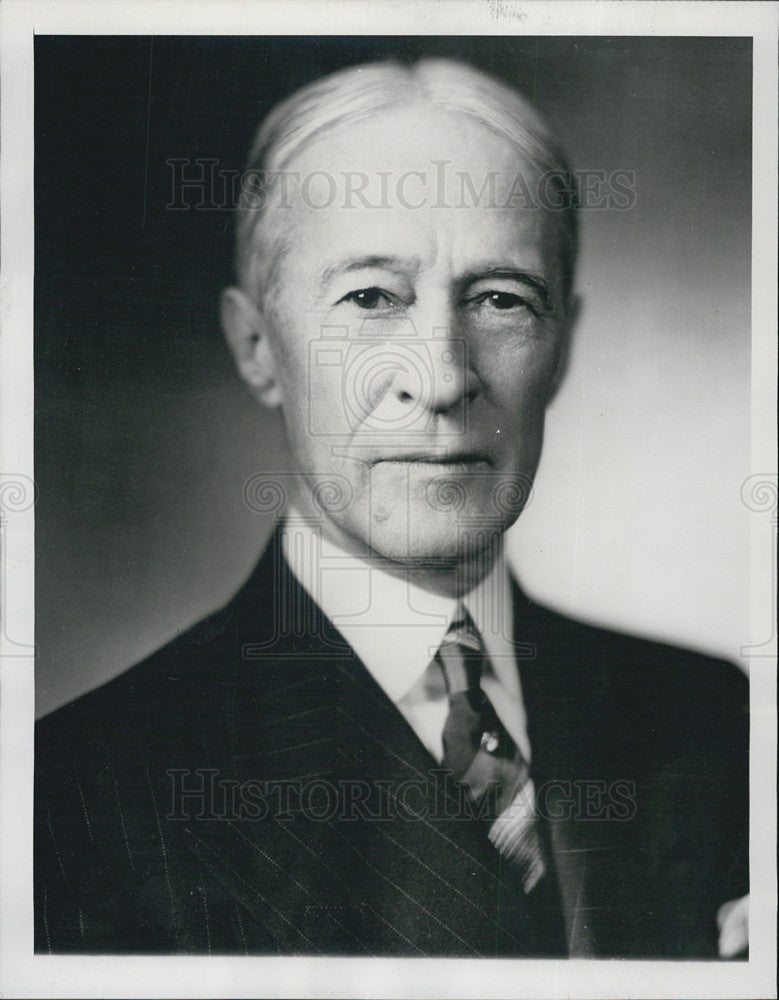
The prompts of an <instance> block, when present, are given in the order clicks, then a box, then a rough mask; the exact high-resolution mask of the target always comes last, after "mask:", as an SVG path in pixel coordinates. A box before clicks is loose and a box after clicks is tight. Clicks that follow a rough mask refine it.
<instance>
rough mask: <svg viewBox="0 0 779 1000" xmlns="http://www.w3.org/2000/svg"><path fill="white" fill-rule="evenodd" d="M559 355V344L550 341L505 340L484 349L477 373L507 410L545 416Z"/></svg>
mask: <svg viewBox="0 0 779 1000" xmlns="http://www.w3.org/2000/svg"><path fill="white" fill-rule="evenodd" d="M558 357H559V351H558V349H557V346H556V344H554V345H553V344H551V343H549V342H542V341H535V340H534V341H528V340H526V341H525V342H524V343H521V344H504V345H502V349H496V350H492V351H484V352H482V353H481V356H480V357H479V358H478V359H477V361H478V365H479V372H478V374H479V376H480V378H481V380H482V382H483V384H484V386H485V389H486V391H487V394H488V395H489V396H490V397H491V399H492V401H493V403H494V404H495V405H497V406H498V407H499V408H500V409H501V410H503V411H504V412H506V413H507V414H511V415H513V416H515V417H517V418H519V419H522V418H523V417H524V418H525V419H527V418H528V417H530V416H531V415H532V414H534V413H535V414H537V415H538V416H539V417H543V411H544V408H545V406H546V402H547V399H548V397H549V391H550V387H551V385H552V380H553V377H554V374H555V371H556V369H557V362H558Z"/></svg>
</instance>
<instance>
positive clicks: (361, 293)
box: [341, 287, 393, 309]
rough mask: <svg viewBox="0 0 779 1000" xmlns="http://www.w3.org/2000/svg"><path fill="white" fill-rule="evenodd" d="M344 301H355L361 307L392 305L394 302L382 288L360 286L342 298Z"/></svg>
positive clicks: (370, 307)
mask: <svg viewBox="0 0 779 1000" xmlns="http://www.w3.org/2000/svg"><path fill="white" fill-rule="evenodd" d="M341 301H342V302H354V304H355V305H356V306H358V307H359V308H360V309H378V308H381V307H386V306H392V305H393V303H392V301H391V299H390V297H389V296H388V295H387V293H386V292H383V291H382V290H381V289H380V288H373V287H372V288H358V289H357V290H356V291H354V292H349V294H348V295H344V297H343V298H342V299H341Z"/></svg>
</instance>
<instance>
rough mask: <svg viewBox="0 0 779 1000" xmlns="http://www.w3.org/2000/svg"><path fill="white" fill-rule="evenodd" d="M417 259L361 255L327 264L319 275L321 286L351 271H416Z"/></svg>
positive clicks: (417, 268) (418, 263)
mask: <svg viewBox="0 0 779 1000" xmlns="http://www.w3.org/2000/svg"><path fill="white" fill-rule="evenodd" d="M419 265H420V261H419V258H418V257H393V256H386V255H383V254H367V255H365V254H363V255H360V256H356V257H345V258H344V259H343V260H339V261H336V262H335V263H334V264H329V265H328V266H327V267H326V268H325V269H324V270H323V271H322V272H321V273H320V275H319V282H320V284H321V285H327V284H328V283H329V282H330V281H332V280H333V278H335V277H337V276H338V275H339V274H348V273H350V272H351V271H364V270H366V269H368V268H383V269H384V270H387V271H418V270H419Z"/></svg>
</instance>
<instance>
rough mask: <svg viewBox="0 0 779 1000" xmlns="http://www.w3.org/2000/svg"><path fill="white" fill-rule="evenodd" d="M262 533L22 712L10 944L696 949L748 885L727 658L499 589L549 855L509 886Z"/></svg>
mask: <svg viewBox="0 0 779 1000" xmlns="http://www.w3.org/2000/svg"><path fill="white" fill-rule="evenodd" d="M278 540H279V535H278V533H277V534H276V535H275V536H274V539H273V540H272V542H271V544H270V546H269V547H268V549H267V550H266V553H265V554H264V556H263V558H262V559H261V561H260V563H259V565H258V566H257V568H256V570H255V571H254V573H253V575H252V577H251V578H250V579H249V581H248V582H247V583H246V584H245V586H244V587H243V588H242V590H241V591H240V592H239V593H238V595H237V596H236V597H235V598H234V599H233V600H232V601H231V602H230V603H229V604H228V605H227V607H226V608H224V609H223V610H222V611H220V612H218V613H216V614H214V615H212V616H211V617H209V618H207V619H206V620H205V621H203V622H201V623H200V624H199V625H197V626H195V627H194V628H192V629H191V630H189V631H188V632H187V633H185V634H184V635H182V636H180V637H179V638H178V639H176V640H175V641H174V642H172V643H171V644H170V645H168V646H167V647H165V648H164V649H162V650H161V651H159V652H158V653H156V654H154V655H153V656H151V657H150V658H149V659H148V660H146V661H145V662H143V663H141V664H140V665H138V666H136V667H134V668H133V669H131V670H128V671H127V672H126V673H124V674H122V675H121V676H120V677H118V678H117V679H116V680H114V681H111V682H110V683H109V684H107V685H104V686H103V687H101V688H99V689H97V690H95V691H92V692H90V693H89V694H87V695H85V696H84V697H82V698H80V699H78V700H77V701H76V702H74V703H72V704H70V705H68V706H66V707H64V708H62V709H60V710H58V711H57V712H55V713H53V714H52V715H50V716H49V717H48V718H46V719H44V720H43V721H42V722H40V723H39V725H38V733H37V750H36V787H35V793H36V806H35V821H36V825H35V830H36V832H35V894H36V900H35V918H36V938H35V945H36V950H38V951H52V952H74V951H83V952H128V951H129V952H144V953H145V952H165V953H173V952H211V953H238V954H243V953H246V954H353V955H409V956H427V955H429V956H443V955H448V956H465V957H469V956H470V957H473V956H495V955H505V956H507V955H543V954H557V953H570V954H572V955H583V956H667V957H682V956H712V955H715V954H716V943H717V930H716V926H715V914H716V910H717V908H718V906H719V905H720V904H721V903H723V902H725V901H726V900H728V899H732V898H734V897H737V896H740V895H743V894H744V893H746V892H747V891H748V880H747V859H746V851H747V829H748V820H747V796H748V775H747V750H748V714H747V711H748V706H747V684H746V681H745V678H744V677H743V676H742V675H741V673H740V672H739V671H737V670H736V669H735V668H734V667H732V666H731V665H729V664H726V663H722V662H718V661H714V660H711V659H708V658H705V657H702V656H699V655H696V654H693V653H689V652H685V651H682V650H679V649H674V648H671V647H669V646H663V645H659V644H656V643H652V642H647V641H643V640H637V639H634V638H629V637H627V636H624V635H618V634H615V633H612V632H607V631H603V630H600V629H597V628H592V627H589V626H586V625H583V624H580V623H577V622H574V621H571V620H569V619H567V618H565V617H562V616H560V615H558V614H555V613H553V612H551V611H548V610H545V609H543V608H541V607H539V606H537V605H536V604H534V603H533V602H532V601H530V600H528V598H527V597H525V596H524V595H523V594H522V593H521V592H520V591H519V589H517V590H516V592H515V635H516V640H517V642H518V643H520V644H522V645H521V646H520V647H519V660H518V662H519V667H520V673H521V678H522V689H523V695H524V699H525V703H526V709H527V714H528V726H529V736H530V741H531V745H532V748H533V762H532V770H533V775H534V779H535V784H536V787H537V789H538V798H539V808H540V812H541V817H542V833H543V836H544V839H545V843H546V849H547V855H548V861H549V874H548V875H547V877H546V878H545V879H544V880H543V881H542V883H541V886H540V887H539V890H538V891H534V893H533V894H531V896H530V897H525V896H524V894H523V893H522V892H521V890H519V889H518V886H517V884H516V881H515V877H514V875H513V872H512V870H511V868H510V866H509V865H507V864H505V863H502V862H501V859H500V858H499V857H498V856H497V853H496V852H495V851H494V850H493V849H492V847H491V846H490V845H489V843H488V841H487V838H486V828H485V821H484V819H480V818H479V816H478V815H476V816H474V815H472V813H471V812H468V810H467V809H465V811H464V806H463V801H462V799H458V798H457V786H456V785H454V784H453V783H452V782H451V780H450V779H449V777H448V776H447V775H445V774H444V773H443V772H442V771H441V769H440V768H439V767H438V766H437V765H436V762H435V761H434V760H433V759H432V758H431V757H430V755H429V754H428V752H427V751H426V749H425V748H424V746H423V745H422V744H421V743H420V741H419V740H418V739H417V737H416V735H415V734H414V732H413V731H412V729H411V728H410V727H409V725H408V724H407V723H406V722H405V720H404V719H403V718H402V717H401V715H400V714H399V713H398V711H397V710H396V708H395V707H394V705H393V704H392V703H391V702H390V701H389V699H388V698H387V697H386V695H385V694H384V693H383V691H382V690H381V689H380V688H379V686H378V685H377V684H376V682H375V681H374V680H373V679H372V677H371V675H370V674H369V672H368V671H367V670H366V668H365V667H364V666H363V664H362V663H360V662H359V661H358V659H357V658H356V656H355V655H354V654H353V652H352V651H351V649H350V648H349V647H348V646H347V645H345V643H344V641H343V639H342V638H341V637H340V636H339V634H338V633H337V632H336V630H335V629H334V628H333V626H332V625H331V624H330V623H329V622H328V621H327V620H326V619H324V618H323V616H322V614H321V612H320V611H319V609H318V608H317V607H316V605H315V604H314V603H313V602H312V601H311V600H310V599H309V597H308V596H307V595H306V593H305V592H304V591H303V590H302V588H300V587H299V586H298V584H297V583H296V582H295V580H294V578H293V577H292V575H291V573H290V572H289V570H288V568H287V567H286V564H285V563H284V561H283V559H281V557H280V549H279V545H278ZM466 805H467V803H466Z"/></svg>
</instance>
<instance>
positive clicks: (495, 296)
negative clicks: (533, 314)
mask: <svg viewBox="0 0 779 1000" xmlns="http://www.w3.org/2000/svg"><path fill="white" fill-rule="evenodd" d="M479 298H480V300H481V301H482V302H486V303H488V304H489V305H490V306H491V307H492V308H493V309H516V308H517V307H518V306H526V305H527V304H528V303H527V300H526V299H523V298H522V296H521V295H514V293H513V292H486V293H485V294H484V295H481V296H479Z"/></svg>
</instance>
